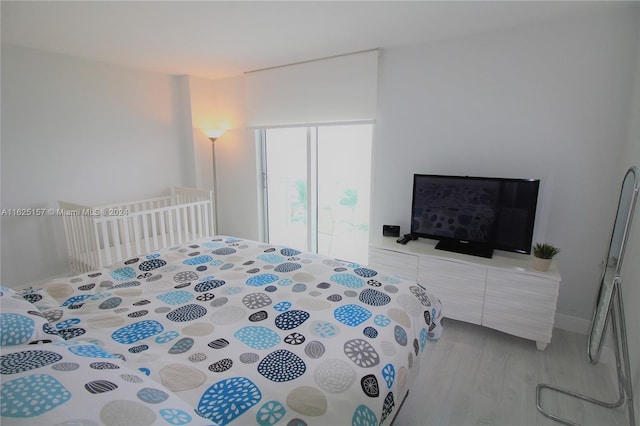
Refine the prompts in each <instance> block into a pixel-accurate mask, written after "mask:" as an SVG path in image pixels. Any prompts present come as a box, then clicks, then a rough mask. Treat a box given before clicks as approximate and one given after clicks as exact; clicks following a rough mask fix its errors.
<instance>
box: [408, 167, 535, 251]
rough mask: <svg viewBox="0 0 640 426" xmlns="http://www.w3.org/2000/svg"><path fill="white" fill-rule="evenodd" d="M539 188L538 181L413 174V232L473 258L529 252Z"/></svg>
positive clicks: (441, 246) (445, 248) (438, 245)
mask: <svg viewBox="0 0 640 426" xmlns="http://www.w3.org/2000/svg"><path fill="white" fill-rule="evenodd" d="M539 187H540V180H538V179H507V178H491V177H470V176H445V175H427V174H415V175H414V176H413V202H412V207H411V234H412V236H413V237H414V238H416V237H423V238H431V239H436V240H439V242H438V244H437V245H436V248H437V249H441V250H448V251H454V252H458V253H465V254H470V255H474V256H481V257H487V258H491V257H492V256H493V250H494V249H495V250H503V251H510V252H515V253H524V254H529V253H531V242H532V238H533V225H534V222H535V216H536V205H537V202H538V189H539Z"/></svg>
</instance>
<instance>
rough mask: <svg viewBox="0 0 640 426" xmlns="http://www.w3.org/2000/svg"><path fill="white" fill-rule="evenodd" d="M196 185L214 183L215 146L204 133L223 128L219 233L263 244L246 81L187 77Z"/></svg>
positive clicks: (217, 144)
mask: <svg viewBox="0 0 640 426" xmlns="http://www.w3.org/2000/svg"><path fill="white" fill-rule="evenodd" d="M188 82H189V96H190V110H191V117H192V127H193V146H194V150H195V161H196V170H198V176H197V181H198V185H199V187H203V188H208V187H209V186H210V185H211V184H212V182H213V173H212V170H213V165H212V161H211V142H210V141H209V139H208V138H206V136H204V133H203V132H204V131H206V130H208V129H224V130H225V133H224V135H223V136H222V137H221V138H219V139H218V140H216V142H215V155H216V165H215V171H216V177H217V185H216V192H217V194H216V201H217V209H216V210H217V215H218V220H217V222H218V234H224V235H233V236H236V237H240V238H248V239H252V240H258V239H260V232H259V226H260V224H259V220H260V218H259V215H258V208H259V207H258V201H259V200H258V195H259V194H258V175H257V169H256V144H255V141H254V138H253V131H252V130H248V129H246V128H245V127H244V126H245V123H246V106H245V85H244V78H243V77H241V76H240V77H231V78H226V79H220V80H208V79H203V78H198V77H193V76H189V77H188Z"/></svg>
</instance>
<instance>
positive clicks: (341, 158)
mask: <svg viewBox="0 0 640 426" xmlns="http://www.w3.org/2000/svg"><path fill="white" fill-rule="evenodd" d="M261 134H262V139H263V140H262V143H263V154H264V155H263V158H264V164H263V168H264V169H263V170H264V176H265V180H266V185H265V212H266V215H265V216H266V218H265V219H266V220H265V221H266V226H265V229H266V233H267V239H268V241H269V242H272V243H276V244H283V245H289V246H292V247H296V248H299V249H302V250H309V251H314V252H318V253H320V254H324V255H327V256H331V257H334V258H340V259H344V260H350V261H353V262H358V263H366V262H367V252H368V244H369V204H370V203H369V200H370V181H371V142H372V125H369V124H359V125H341V126H322V127H295V128H280V129H266V130H264V131H263V132H261Z"/></svg>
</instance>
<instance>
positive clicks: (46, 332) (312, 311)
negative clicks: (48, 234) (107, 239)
mask: <svg viewBox="0 0 640 426" xmlns="http://www.w3.org/2000/svg"><path fill="white" fill-rule="evenodd" d="M1 290H2V307H3V310H2V314H0V315H1V317H2V318H1V323H2V324H1V325H2V327H1V329H0V332H1V333H2V334H1V336H0V338H1V340H2V355H1V356H0V358H1V363H0V364H1V378H2V385H1V393H2V401H3V402H2V424H3V425H14V424H15V425H23V424H28V425H33V424H76V425H78V424H82V425H93V424H107V425H118V424H136V425H145V424H174V425H186V424H216V425H226V424H241V425H244V424H256V425H274V424H280V425H346V424H352V425H378V424H383V425H388V424H390V423H391V422H392V419H393V418H394V416H395V415H396V414H397V411H398V410H399V408H400V406H401V404H402V402H403V398H404V397H405V396H406V395H407V393H408V390H409V389H410V388H411V386H412V385H413V384H414V383H413V382H414V379H415V378H416V376H417V374H418V371H419V370H420V368H428V365H425V363H426V360H427V358H428V353H429V351H430V348H431V347H432V345H433V344H434V342H435V341H437V340H438V338H439V336H440V333H441V329H442V328H441V318H442V312H441V305H440V302H439V300H438V299H437V298H436V297H435V296H433V295H431V294H429V293H428V292H427V291H425V289H424V288H422V287H420V286H419V285H418V284H416V283H415V282H411V281H406V280H402V279H400V278H398V277H395V276H392V275H389V274H386V273H385V272H384V271H378V270H374V269H371V268H368V267H365V266H362V265H358V264H354V263H350V262H348V261H342V260H337V259H331V258H327V257H324V256H321V255H317V254H312V253H306V252H300V251H299V250H296V249H293V248H290V247H284V246H277V245H272V244H266V243H259V242H255V241H249V240H244V239H239V238H233V237H227V236H215V237H205V238H200V239H197V240H194V241H191V242H188V243H185V244H182V245H177V246H174V247H170V248H166V249H160V250H157V251H153V252H151V253H149V254H146V255H143V256H135V257H133V258H129V259H126V260H123V261H120V262H117V263H115V264H113V265H111V266H109V267H108V268H100V269H97V270H94V271H91V272H87V273H83V274H79V275H76V276H73V277H69V278H63V279H55V280H52V281H50V282H48V283H46V284H43V285H37V286H25V287H23V288H20V289H16V290H15V291H14V290H11V289H9V288H7V287H2V289H1ZM16 304H17V305H20V306H17V307H16V306H14V305H16ZM424 385H426V384H420V386H424ZM34 407H41V408H38V409H37V410H36V409H35V408H34Z"/></svg>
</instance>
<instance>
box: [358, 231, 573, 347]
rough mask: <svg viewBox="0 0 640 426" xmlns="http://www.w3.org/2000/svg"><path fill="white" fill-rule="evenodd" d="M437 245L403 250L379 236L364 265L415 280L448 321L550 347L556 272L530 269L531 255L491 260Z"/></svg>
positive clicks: (498, 254)
mask: <svg viewBox="0 0 640 426" xmlns="http://www.w3.org/2000/svg"><path fill="white" fill-rule="evenodd" d="M435 245H436V241H433V240H428V239H419V240H416V241H409V242H408V243H407V244H406V245H402V244H398V243H396V238H394V237H380V238H379V239H378V240H375V241H373V242H372V243H371V245H370V247H369V263H370V265H371V267H373V268H378V269H382V270H385V271H387V272H390V273H392V274H394V275H398V276H400V277H403V278H408V279H411V280H415V281H417V282H418V283H420V284H421V285H422V286H424V287H425V288H427V289H429V290H431V291H433V293H434V294H435V295H436V296H437V297H438V298H439V299H440V301H441V302H442V306H443V314H444V316H445V317H447V318H452V319H456V320H460V321H465V322H470V323H473V324H479V325H483V326H485V327H490V328H493V329H496V330H500V331H502V332H505V333H508V334H512V335H514V336H519V337H522V338H525V339H529V340H533V341H535V342H536V346H537V348H538V349H540V350H544V349H545V348H546V346H547V344H548V343H550V342H551V334H552V332H553V321H554V317H555V313H556V301H557V299H558V289H559V287H560V281H561V277H560V273H559V272H558V268H557V266H556V264H555V262H553V263H552V264H551V267H550V268H549V271H547V272H540V271H536V270H535V269H533V266H532V262H531V256H528V255H522V254H516V253H507V252H503V251H498V250H496V251H494V252H493V257H492V258H491V259H486V258H483V257H475V256H469V255H465V254H459V253H451V252H447V251H442V250H436V249H435Z"/></svg>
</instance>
